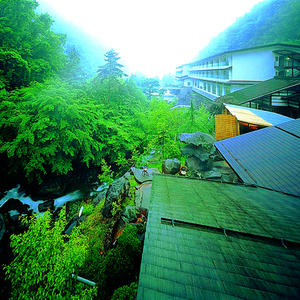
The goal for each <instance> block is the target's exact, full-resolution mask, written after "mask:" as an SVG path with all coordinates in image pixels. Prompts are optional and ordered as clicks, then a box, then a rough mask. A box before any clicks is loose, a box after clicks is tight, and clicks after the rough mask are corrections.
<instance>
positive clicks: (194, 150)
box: [181, 144, 210, 161]
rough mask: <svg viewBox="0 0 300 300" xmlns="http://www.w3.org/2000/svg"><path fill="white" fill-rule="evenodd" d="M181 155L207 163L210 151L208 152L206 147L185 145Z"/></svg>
mask: <svg viewBox="0 0 300 300" xmlns="http://www.w3.org/2000/svg"><path fill="white" fill-rule="evenodd" d="M181 153H182V154H183V155H187V156H195V157H197V158H199V159H200V160H201V161H207V160H208V159H209V156H210V152H209V150H207V149H206V148H205V147H201V146H196V145H193V144H190V145H185V146H184V147H182V148H181Z"/></svg>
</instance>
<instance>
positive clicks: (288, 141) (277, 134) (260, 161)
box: [215, 119, 300, 196]
mask: <svg viewBox="0 0 300 300" xmlns="http://www.w3.org/2000/svg"><path fill="white" fill-rule="evenodd" d="M215 146H216V147H217V149H218V150H219V151H220V153H221V154H222V156H223V157H224V158H225V160H226V161H227V162H228V164H229V165H230V166H231V167H232V168H233V169H234V171H235V172H236V174H237V175H238V176H239V177H240V178H241V179H242V180H243V181H244V182H245V183H248V184H254V185H257V186H260V187H264V188H268V189H271V190H275V191H279V192H283V193H287V194H291V195H297V196H300V159H299V149H300V119H297V120H292V121H289V122H286V123H283V124H280V125H277V126H271V127H267V128H264V129H261V130H258V131H254V132H250V133H246V134H243V135H240V136H236V137H233V138H229V139H226V140H222V141H219V142H216V143H215Z"/></svg>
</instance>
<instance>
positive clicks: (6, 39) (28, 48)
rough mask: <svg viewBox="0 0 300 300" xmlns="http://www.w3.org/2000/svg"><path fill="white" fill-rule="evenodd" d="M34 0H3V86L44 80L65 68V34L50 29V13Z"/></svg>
mask: <svg viewBox="0 0 300 300" xmlns="http://www.w3.org/2000/svg"><path fill="white" fill-rule="evenodd" d="M37 6H38V3H37V2H36V1H33V0H2V1H1V2H0V20H1V22H0V70H1V71H0V88H6V89H7V90H13V89H15V88H18V87H21V86H28V84H29V83H30V82H31V81H38V82H43V81H44V80H45V79H46V78H48V77H50V76H52V75H54V74H56V73H57V72H58V71H59V70H60V69H61V68H63V66H64V64H65V61H66V55H65V54H64V53H63V43H64V42H65V36H64V35H59V34H55V33H54V32H53V31H51V30H50V26H51V24H52V22H53V21H52V19H51V18H50V16H49V15H48V14H40V15H39V14H37V13H36V12H35V9H36V7H37Z"/></svg>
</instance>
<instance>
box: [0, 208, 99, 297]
mask: <svg viewBox="0 0 300 300" xmlns="http://www.w3.org/2000/svg"><path fill="white" fill-rule="evenodd" d="M36 217H37V216H33V217H31V218H30V219H29V220H27V219H23V220H22V222H23V223H24V224H28V223H29V229H28V231H27V232H25V233H23V234H20V235H12V237H11V247H12V249H13V253H14V255H15V259H14V260H13V262H12V263H11V264H10V265H8V266H5V267H4V268H5V270H6V275H7V279H11V282H12V299H86V300H88V299H91V298H92V295H93V294H95V293H96V288H90V287H87V286H85V285H83V284H82V283H79V282H76V281H75V280H74V279H72V278H71V274H73V273H75V274H76V273H77V272H78V270H79V268H80V267H81V266H82V265H83V263H84V260H85V257H86V254H87V243H86V239H84V238H82V237H80V233H79V228H74V229H73V230H72V233H71V235H70V236H66V235H63V234H62V232H63V231H64V229H65V226H66V224H67V222H66V219H65V217H64V212H63V210H62V211H61V212H60V215H59V220H58V221H56V222H55V223H54V226H53V227H52V226H51V213H50V212H49V211H47V212H45V213H44V215H43V216H38V218H36Z"/></svg>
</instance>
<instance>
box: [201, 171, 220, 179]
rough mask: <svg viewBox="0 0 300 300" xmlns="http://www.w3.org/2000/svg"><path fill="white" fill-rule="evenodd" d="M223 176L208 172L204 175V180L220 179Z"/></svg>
mask: <svg viewBox="0 0 300 300" xmlns="http://www.w3.org/2000/svg"><path fill="white" fill-rule="evenodd" d="M221 177H222V174H221V173H219V172H216V171H206V172H203V173H202V178H203V179H220V178H221Z"/></svg>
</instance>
